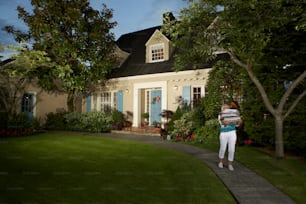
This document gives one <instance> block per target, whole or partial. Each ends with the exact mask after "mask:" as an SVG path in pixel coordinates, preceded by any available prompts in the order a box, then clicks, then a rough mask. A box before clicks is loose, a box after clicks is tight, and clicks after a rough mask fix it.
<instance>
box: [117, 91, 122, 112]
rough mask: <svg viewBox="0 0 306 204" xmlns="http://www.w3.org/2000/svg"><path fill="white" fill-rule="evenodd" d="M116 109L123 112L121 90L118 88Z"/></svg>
mask: <svg viewBox="0 0 306 204" xmlns="http://www.w3.org/2000/svg"><path fill="white" fill-rule="evenodd" d="M117 110H118V111H120V112H121V113H122V112H123V91H122V90H119V91H118V93H117Z"/></svg>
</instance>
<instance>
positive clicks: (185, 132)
mask: <svg viewBox="0 0 306 204" xmlns="http://www.w3.org/2000/svg"><path fill="white" fill-rule="evenodd" d="M193 118H194V117H193V112H186V113H183V115H182V116H181V117H180V118H179V119H177V120H175V121H173V130H172V131H171V134H172V135H173V136H174V137H176V136H178V135H181V136H182V137H183V138H186V137H187V136H190V135H191V134H192V133H193V131H194V129H195V128H194V124H193Z"/></svg>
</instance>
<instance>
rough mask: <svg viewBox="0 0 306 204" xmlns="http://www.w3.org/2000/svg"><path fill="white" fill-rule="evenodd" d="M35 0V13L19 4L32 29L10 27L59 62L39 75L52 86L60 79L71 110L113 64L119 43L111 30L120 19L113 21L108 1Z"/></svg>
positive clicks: (22, 14)
mask: <svg viewBox="0 0 306 204" xmlns="http://www.w3.org/2000/svg"><path fill="white" fill-rule="evenodd" d="M31 3H32V6H33V14H30V13H28V12H26V11H25V10H24V8H22V7H18V8H17V10H18V12H19V15H18V16H19V18H21V19H22V20H23V21H24V22H25V23H26V24H27V25H28V27H29V33H28V34H25V33H22V32H20V31H16V30H15V29H14V27H13V26H7V27H6V30H7V31H8V32H9V33H12V34H15V36H16V40H19V41H20V40H27V39H31V40H32V42H33V49H34V50H40V51H45V52H46V53H47V56H48V57H49V58H51V59H52V61H53V62H55V63H56V65H55V66H54V67H49V69H44V70H40V71H38V72H37V76H39V77H40V78H42V79H44V83H42V85H45V86H44V88H49V89H52V88H54V86H51V84H52V83H51V82H54V79H60V82H61V83H60V87H61V88H62V89H63V90H65V91H66V92H67V94H68V99H67V105H68V110H69V111H74V110H75V100H76V98H77V96H78V95H80V94H84V93H86V92H88V90H89V87H90V86H91V85H92V84H93V83H95V82H98V81H102V82H103V80H105V79H106V75H107V74H108V73H109V71H110V70H111V68H112V67H113V63H114V61H115V57H114V49H115V44H114V35H113V33H112V32H110V30H111V29H112V28H113V27H114V26H115V25H116V22H110V19H111V18H112V10H111V9H108V8H107V7H106V5H105V4H102V10H101V11H97V10H94V9H93V8H92V7H91V6H90V5H89V1H88V0H73V1H70V0H69V1H68V0H62V1H49V0H32V1H31ZM53 85H54V84H53ZM57 85H58V81H57Z"/></svg>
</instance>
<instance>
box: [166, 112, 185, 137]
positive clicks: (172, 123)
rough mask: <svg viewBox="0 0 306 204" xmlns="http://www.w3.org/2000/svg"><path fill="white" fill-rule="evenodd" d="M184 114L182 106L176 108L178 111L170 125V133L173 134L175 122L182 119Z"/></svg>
mask: <svg viewBox="0 0 306 204" xmlns="http://www.w3.org/2000/svg"><path fill="white" fill-rule="evenodd" d="M183 114H184V111H183V110H182V108H181V107H180V106H178V107H177V108H176V111H175V112H174V114H173V115H172V117H171V120H170V121H169V123H168V125H169V126H168V131H169V132H172V131H173V130H174V121H176V120H178V119H180V118H181V117H182V115H183Z"/></svg>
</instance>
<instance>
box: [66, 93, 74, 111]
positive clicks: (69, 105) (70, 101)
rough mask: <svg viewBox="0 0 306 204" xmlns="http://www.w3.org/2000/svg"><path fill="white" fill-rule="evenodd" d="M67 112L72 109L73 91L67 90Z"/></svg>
mask: <svg viewBox="0 0 306 204" xmlns="http://www.w3.org/2000/svg"><path fill="white" fill-rule="evenodd" d="M67 107H68V112H73V111H74V92H69V93H68V96H67Z"/></svg>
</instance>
